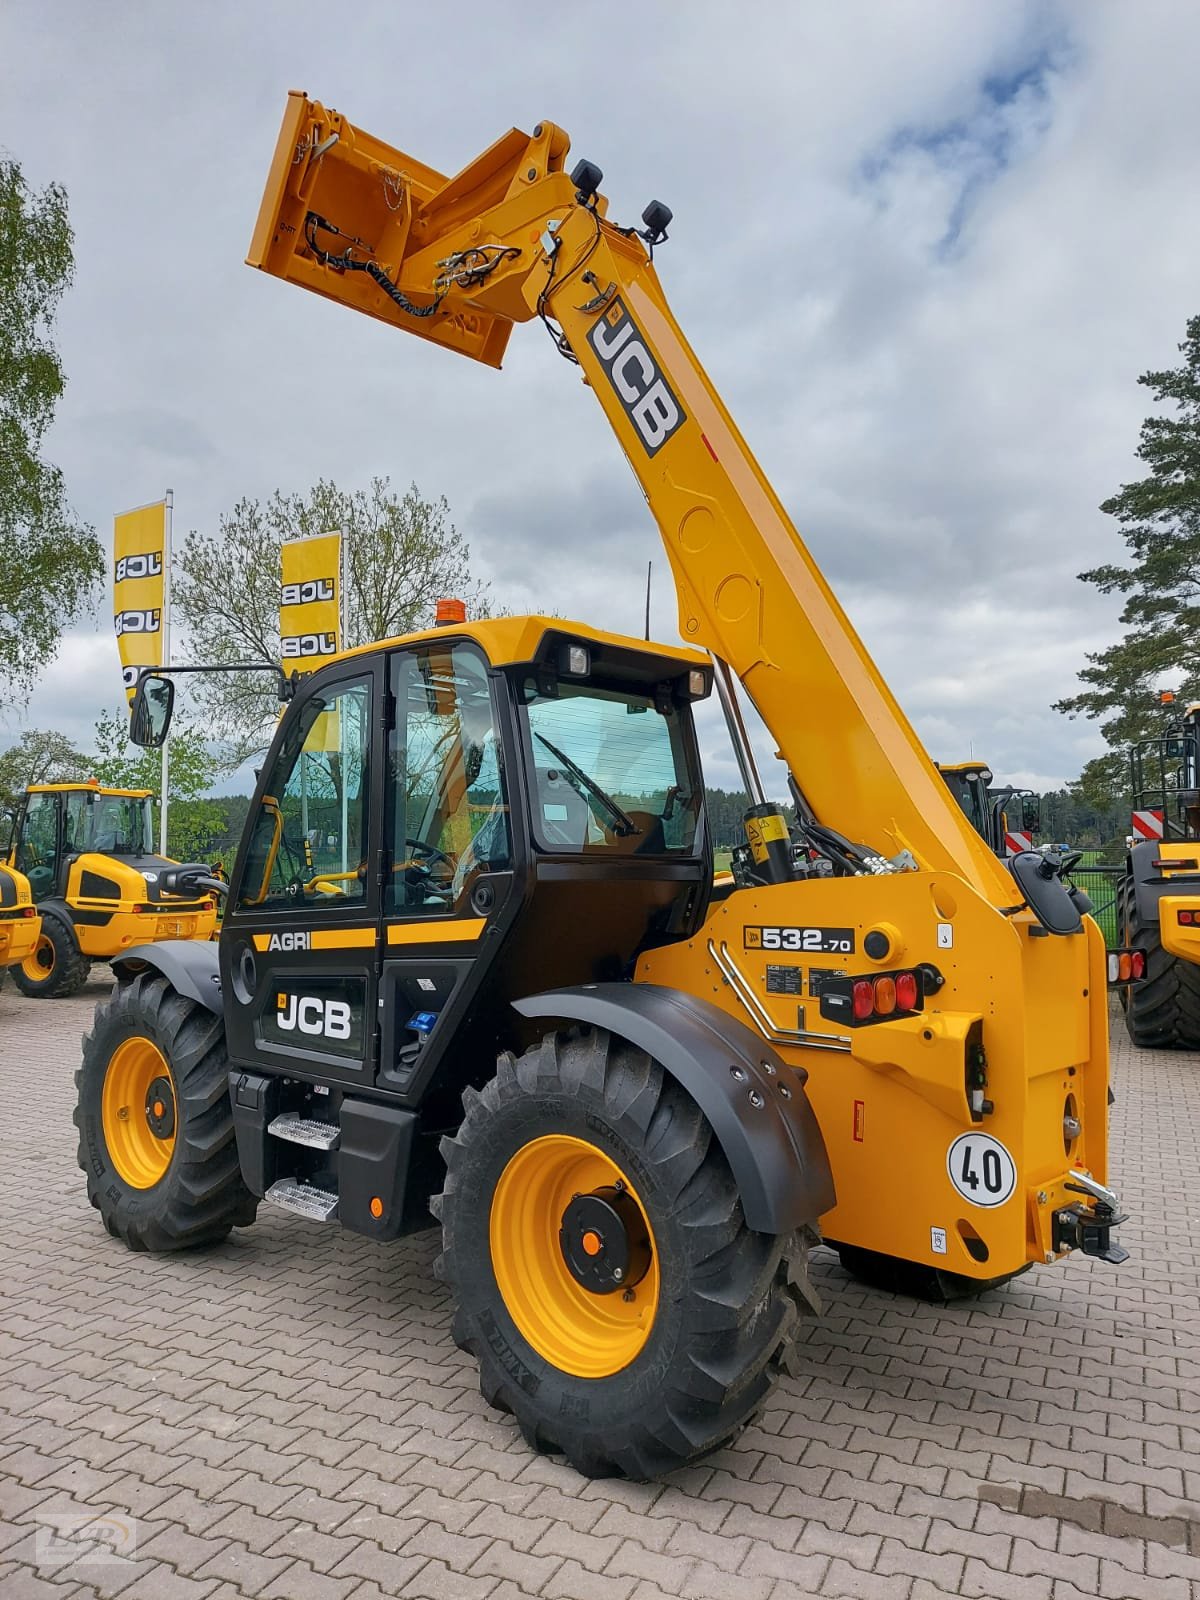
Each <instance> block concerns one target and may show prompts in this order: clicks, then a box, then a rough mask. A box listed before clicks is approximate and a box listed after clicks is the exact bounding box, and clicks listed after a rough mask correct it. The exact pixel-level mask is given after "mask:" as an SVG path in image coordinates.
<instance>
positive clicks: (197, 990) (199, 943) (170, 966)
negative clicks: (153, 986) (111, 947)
mask: <svg viewBox="0 0 1200 1600" xmlns="http://www.w3.org/2000/svg"><path fill="white" fill-rule="evenodd" d="M217 962H218V954H217V946H216V944H215V943H214V942H213V941H212V940H211V939H167V940H164V941H163V942H162V943H161V944H135V945H134V946H133V948H132V949H131V950H126V951H125V952H124V953H123V954H122V955H120V956H118V957H116V959H115V960H114V961H113V962H112V969H113V971H114V972H115V973H116V975H117V978H118V980H119V981H121V980H123V981H125V982H128V981H129V979H131V978H134V977H136V976H137V974H138V973H139V972H144V971H145V970H146V968H147V967H149V968H150V969H151V970H152V971H154V972H161V973H162V975H163V977H164V978H166V980H167V982H168V983H169V984H170V985H171V987H172V988H173V989H176V990H177V991H178V992H179V993H180V994H181V995H183V996H184V997H185V998H186V999H188V1000H198V1001H199V1003H200V1004H201V1005H202V1006H207V1008H208V1009H209V1010H210V1011H211V1012H212V1014H213V1015H214V1016H215V1017H219V1016H221V1014H222V1009H223V1008H222V1005H221V974H220V971H219V969H218V965H217Z"/></svg>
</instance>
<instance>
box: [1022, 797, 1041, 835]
mask: <svg viewBox="0 0 1200 1600" xmlns="http://www.w3.org/2000/svg"><path fill="white" fill-rule="evenodd" d="M1021 829H1022V831H1023V832H1024V833H1040V832H1041V831H1042V797H1041V795H1038V794H1025V795H1022V796H1021Z"/></svg>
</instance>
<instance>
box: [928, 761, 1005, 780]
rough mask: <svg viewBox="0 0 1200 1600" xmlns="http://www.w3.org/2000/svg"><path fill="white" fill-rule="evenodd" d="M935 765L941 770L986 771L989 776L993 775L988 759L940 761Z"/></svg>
mask: <svg viewBox="0 0 1200 1600" xmlns="http://www.w3.org/2000/svg"><path fill="white" fill-rule="evenodd" d="M935 765H936V767H937V769H938V771H939V772H980V773H982V772H986V773H987V775H988V777H989V778H990V777H991V775H992V769H991V767H989V766H988V764H987V762H986V761H938V762H935Z"/></svg>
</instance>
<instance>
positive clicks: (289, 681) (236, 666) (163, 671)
mask: <svg viewBox="0 0 1200 1600" xmlns="http://www.w3.org/2000/svg"><path fill="white" fill-rule="evenodd" d="M180 672H272V673H274V675H275V691H276V694H277V695H278V697H279V699H280V700H290V699H291V698H292V696H293V695H294V694H295V692H296V685H297V683H298V682H299V675H298V674H297V673H296V672H294V671H293V672H292V674H291V676H290V677H289V676H288V674H287V673H286V672H284V670H283V668H282V667H278V666H276V665H275V663H274V662H273V661H229V662H224V661H223V662H219V663H217V664H215V665H212V666H204V665H203V664H200V663H197V664H195V665H192V664H188V665H184V666H170V667H143V668H142V669H141V671H140V672H139V673H138V682H139V683H141V681H142V679H143V678H147V677H155V678H166V677H174V676H175V675H176V674H177V673H180Z"/></svg>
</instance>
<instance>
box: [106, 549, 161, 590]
mask: <svg viewBox="0 0 1200 1600" xmlns="http://www.w3.org/2000/svg"><path fill="white" fill-rule="evenodd" d="M162 569H163V568H162V556H161V555H160V554H159V552H158V551H157V550H151V551H149V552H148V553H147V554H145V555H140V556H122V557H121V559H120V560H119V561H118V562H117V569H116V581H117V582H118V583H124V582H125V580H126V578H129V579H130V580H132V579H134V578H161V577H162Z"/></svg>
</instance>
